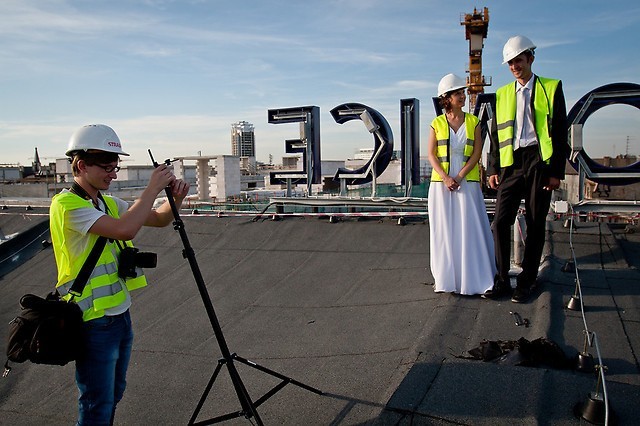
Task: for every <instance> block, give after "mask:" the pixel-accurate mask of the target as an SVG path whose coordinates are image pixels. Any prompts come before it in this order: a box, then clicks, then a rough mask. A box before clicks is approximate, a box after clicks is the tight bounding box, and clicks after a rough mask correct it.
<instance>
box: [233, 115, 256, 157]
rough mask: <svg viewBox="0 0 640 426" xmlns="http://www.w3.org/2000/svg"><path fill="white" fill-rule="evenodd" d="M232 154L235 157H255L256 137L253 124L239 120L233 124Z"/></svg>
mask: <svg viewBox="0 0 640 426" xmlns="http://www.w3.org/2000/svg"><path fill="white" fill-rule="evenodd" d="M231 155H233V156H234V157H255V156H256V138H255V133H254V128H253V124H251V123H247V122H246V121H238V122H237V123H234V124H232V125H231Z"/></svg>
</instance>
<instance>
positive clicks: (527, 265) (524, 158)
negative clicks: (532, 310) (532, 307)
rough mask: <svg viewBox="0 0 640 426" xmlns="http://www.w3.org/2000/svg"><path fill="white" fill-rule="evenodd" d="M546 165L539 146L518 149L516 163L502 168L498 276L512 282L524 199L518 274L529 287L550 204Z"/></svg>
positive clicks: (495, 229) (494, 226)
mask: <svg viewBox="0 0 640 426" xmlns="http://www.w3.org/2000/svg"><path fill="white" fill-rule="evenodd" d="M545 168H546V165H545V164H544V162H542V161H541V159H540V153H539V150H538V146H537V145H534V146H529V147H526V148H520V149H517V150H516V151H515V152H514V158H513V165H512V166H510V167H506V168H504V169H503V170H502V172H501V176H500V185H499V187H498V198H497V200H496V212H495V216H494V219H493V223H492V229H493V238H494V244H495V250H496V266H497V268H498V275H499V277H500V278H501V279H502V280H503V281H505V282H507V283H508V282H509V269H510V266H511V240H512V239H513V234H512V232H511V225H513V223H514V221H515V219H516V215H517V214H518V209H519V207H520V200H522V199H523V198H524V205H525V222H526V224H527V236H526V238H525V242H524V243H525V248H524V257H523V260H522V273H520V275H518V278H517V285H518V286H520V287H530V286H532V285H533V284H534V283H535V280H536V277H537V275H538V268H539V267H540V259H541V257H542V250H543V248H544V242H545V233H546V219H547V214H548V213H549V205H550V204H551V193H552V191H548V190H545V189H544V188H543V186H544V185H546V184H547V182H548V176H547V174H546V173H545V171H546V170H545Z"/></svg>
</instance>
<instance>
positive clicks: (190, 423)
mask: <svg viewBox="0 0 640 426" xmlns="http://www.w3.org/2000/svg"><path fill="white" fill-rule="evenodd" d="M226 362H227V361H226V360H225V359H224V358H223V359H220V360H219V361H218V365H217V366H216V369H215V370H214V371H213V374H212V375H211V379H209V383H207V387H206V388H205V389H204V392H203V393H202V397H200V401H198V405H197V407H196V409H195V411H194V412H193V414H192V415H191V419H190V420H189V425H192V424H194V422H195V421H196V418H197V417H198V414H199V413H200V410H201V409H202V406H203V405H204V401H206V399H207V396H208V395H209V392H210V391H211V388H212V387H213V383H214V382H215V381H216V378H217V377H218V374H219V373H220V369H221V368H222V365H223V364H225V363H226Z"/></svg>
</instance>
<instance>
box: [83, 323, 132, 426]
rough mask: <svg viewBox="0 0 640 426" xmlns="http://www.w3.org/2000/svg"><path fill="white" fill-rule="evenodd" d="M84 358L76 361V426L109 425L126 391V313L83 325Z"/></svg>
mask: <svg viewBox="0 0 640 426" xmlns="http://www.w3.org/2000/svg"><path fill="white" fill-rule="evenodd" d="M84 331H85V336H84V338H85V345H86V346H85V355H84V357H83V358H82V359H79V360H77V361H76V384H77V385H78V390H79V391H80V397H79V399H78V411H79V413H78V423H77V424H78V426H88V425H91V426H99V425H100V426H101V425H112V424H113V416H114V414H115V411H116V404H118V402H119V401H120V400H121V399H122V395H123V394H124V389H125V387H126V384H127V382H126V376H127V367H128V366H129V359H130V358H131V346H132V344H133V329H132V327H131V316H130V315H129V311H127V312H125V313H123V314H120V315H116V316H105V317H102V318H96V319H94V320H91V321H87V322H86V323H85V324H84Z"/></svg>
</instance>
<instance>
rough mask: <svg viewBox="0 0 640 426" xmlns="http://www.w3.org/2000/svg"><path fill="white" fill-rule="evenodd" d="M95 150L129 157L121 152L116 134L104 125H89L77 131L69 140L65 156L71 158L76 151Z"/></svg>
mask: <svg viewBox="0 0 640 426" xmlns="http://www.w3.org/2000/svg"><path fill="white" fill-rule="evenodd" d="M90 149H96V150H100V151H104V152H113V153H115V154H118V155H129V154H127V153H126V152H124V151H123V150H122V144H120V138H119V137H118V135H116V132H114V131H113V129H112V128H111V127H109V126H105V125H104V124H89V125H86V126H83V127H81V128H80V129H78V130H77V131H76V132H75V133H74V134H73V135H71V139H69V146H68V147H67V152H66V153H65V155H67V156H69V157H70V156H72V155H73V153H74V152H76V151H88V150H90Z"/></svg>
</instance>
